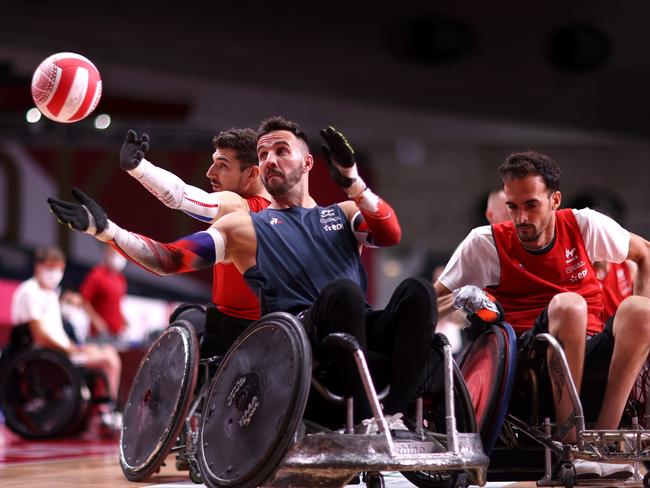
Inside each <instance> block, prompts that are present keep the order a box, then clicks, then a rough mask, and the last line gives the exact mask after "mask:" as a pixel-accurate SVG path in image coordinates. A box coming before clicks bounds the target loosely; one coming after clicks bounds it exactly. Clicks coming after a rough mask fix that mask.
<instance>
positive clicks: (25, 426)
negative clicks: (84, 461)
mask: <svg viewBox="0 0 650 488" xmlns="http://www.w3.org/2000/svg"><path fill="white" fill-rule="evenodd" d="M88 400H89V394H88V389H87V387H86V384H85V382H84V380H83V375H82V373H81V371H80V370H79V368H78V367H77V366H75V365H74V364H72V363H71V362H70V360H69V359H68V358H67V356H65V355H64V354H62V353H60V352H58V351H54V350H52V349H30V350H27V351H24V352H22V353H19V354H17V355H16V356H15V357H12V358H11V359H9V360H8V361H7V362H6V363H5V364H3V366H2V371H0V406H1V407H2V410H3V412H4V415H5V423H6V424H7V427H9V429H10V430H12V431H13V432H15V433H16V434H18V435H19V436H21V437H25V438H28V439H46V438H53V437H61V436H65V435H68V434H71V433H73V432H76V431H77V430H79V427H80V426H81V425H82V424H85V421H86V420H87V418H88V411H89V410H88V406H89V404H88Z"/></svg>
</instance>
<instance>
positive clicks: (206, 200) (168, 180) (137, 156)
mask: <svg viewBox="0 0 650 488" xmlns="http://www.w3.org/2000/svg"><path fill="white" fill-rule="evenodd" d="M148 150H149V136H148V135H147V134H142V137H138V135H137V133H136V132H135V131H134V130H133V129H129V131H128V132H127V133H126V140H125V141H124V144H122V149H121V150H120V166H121V168H122V169H123V170H125V171H127V172H128V173H129V174H130V175H131V176H133V177H134V178H135V179H136V180H138V181H139V182H140V183H141V184H142V186H144V187H145V188H146V189H147V190H149V192H150V193H151V194H152V195H153V196H155V197H156V198H157V199H158V200H160V201H161V202H162V203H164V204H165V205H167V206H168V207H169V208H173V209H175V210H181V211H183V212H185V213H186V214H187V215H189V216H190V217H193V218H195V219H197V220H201V221H202V222H214V221H215V220H216V219H217V218H219V217H221V215H223V213H224V210H225V209H226V208H228V211H233V210H248V207H247V205H246V201H245V200H244V199H243V198H241V197H240V196H239V195H237V194H235V193H232V192H213V193H208V192H206V191H203V190H201V189H200V188H197V187H195V186H192V185H188V184H186V183H185V182H184V181H183V180H182V179H180V178H179V177H178V176H176V175H175V174H174V173H171V172H169V171H167V170H164V169H162V168H160V167H158V166H156V165H155V164H153V163H152V162H150V161H148V160H147V159H146V158H145V155H146V153H147V151H148Z"/></svg>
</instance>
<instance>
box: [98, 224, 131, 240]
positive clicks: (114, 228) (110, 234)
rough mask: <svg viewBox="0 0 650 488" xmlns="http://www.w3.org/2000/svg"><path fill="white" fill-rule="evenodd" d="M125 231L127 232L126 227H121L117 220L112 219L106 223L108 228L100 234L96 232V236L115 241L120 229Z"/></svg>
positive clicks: (100, 238)
mask: <svg viewBox="0 0 650 488" xmlns="http://www.w3.org/2000/svg"><path fill="white" fill-rule="evenodd" d="M120 230H121V231H123V232H126V231H125V230H124V229H122V228H120V227H119V226H118V225H117V224H116V223H115V222H113V221H112V220H108V221H107V223H106V229H104V232H100V233H99V234H95V238H97V239H99V240H100V241H102V242H108V241H113V240H115V236H116V234H117V233H118V231H120ZM127 234H128V232H127Z"/></svg>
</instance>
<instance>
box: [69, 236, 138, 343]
mask: <svg viewBox="0 0 650 488" xmlns="http://www.w3.org/2000/svg"><path fill="white" fill-rule="evenodd" d="M126 263H127V259H126V258H125V257H124V256H122V255H121V254H120V253H119V252H117V251H116V250H115V249H113V248H112V247H111V246H107V245H104V246H103V249H102V262H101V263H100V264H98V265H97V266H95V267H94V268H93V269H91V270H90V272H89V273H88V274H87V275H86V277H85V278H84V280H83V282H82V283H81V286H80V287H79V292H80V293H81V296H82V297H83V305H84V309H85V310H86V312H87V313H88V315H89V316H90V320H91V327H92V328H91V334H90V335H91V337H94V338H97V339H99V340H107V341H109V342H114V341H116V340H117V339H118V338H119V336H120V334H121V333H122V331H123V330H124V329H125V328H126V321H125V320H124V315H122V298H124V295H126V277H125V276H124V274H123V273H122V270H123V269H124V266H125V265H126Z"/></svg>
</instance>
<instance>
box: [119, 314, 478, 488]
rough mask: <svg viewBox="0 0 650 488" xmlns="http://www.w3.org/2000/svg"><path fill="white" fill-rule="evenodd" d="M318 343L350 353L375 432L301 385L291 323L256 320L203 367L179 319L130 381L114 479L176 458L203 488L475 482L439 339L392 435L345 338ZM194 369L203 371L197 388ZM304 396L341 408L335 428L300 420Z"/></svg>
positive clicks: (469, 414)
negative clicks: (401, 480) (401, 478)
mask: <svg viewBox="0 0 650 488" xmlns="http://www.w3.org/2000/svg"><path fill="white" fill-rule="evenodd" d="M325 341H326V344H327V345H328V346H330V347H343V348H345V349H346V350H348V351H349V352H350V354H353V355H354V358H355V363H356V364H357V367H358V370H359V371H358V374H360V375H361V379H362V382H363V384H364V388H365V390H366V394H367V396H368V399H369V401H370V405H371V407H372V410H373V413H374V416H375V419H376V421H377V423H378V427H379V432H380V433H379V434H355V433H353V432H354V430H353V425H352V423H353V420H352V408H353V405H352V399H346V398H342V397H340V396H337V395H335V394H334V393H332V392H331V391H330V390H329V389H328V388H327V387H326V386H324V385H323V384H322V383H320V382H319V381H318V380H317V379H316V378H315V377H313V375H312V357H311V347H310V343H309V339H308V337H307V333H306V332H305V328H304V326H303V325H302V323H301V322H300V320H299V319H297V318H296V317H294V316H292V315H289V314H286V313H281V312H278V313H272V314H269V315H266V316H264V317H262V318H261V319H260V320H258V321H257V322H255V323H254V324H252V325H251V326H250V327H249V328H247V329H246V330H245V331H244V332H243V333H242V334H241V335H240V337H239V338H238V339H237V340H236V341H235V343H234V344H233V345H232V347H231V348H230V349H229V350H228V352H227V353H226V354H225V356H224V357H223V358H209V359H200V358H199V357H198V339H197V337H196V332H195V330H194V328H193V327H192V326H191V324H190V323H189V322H188V321H185V320H183V318H182V317H180V318H177V320H175V321H174V322H173V323H172V324H171V325H170V327H169V328H168V329H167V330H166V331H165V332H164V333H163V334H162V335H161V336H160V337H159V339H158V340H157V341H156V342H155V343H154V344H153V345H152V347H151V348H150V350H149V352H148V353H147V355H146V356H145V358H144V359H143V361H142V363H141V365H140V369H139V371H138V373H137V376H136V380H135V381H134V384H133V388H132V391H131V394H130V396H129V401H128V403H127V406H126V408H125V412H124V422H123V430H122V436H121V442H120V464H121V466H122V470H123V472H124V474H125V476H126V477H127V478H128V479H130V480H141V479H144V478H146V477H148V476H150V475H151V474H152V473H154V472H155V471H156V470H158V469H159V468H160V466H161V465H162V463H163V461H164V459H165V458H166V456H167V455H168V454H169V453H170V452H174V451H181V452H183V454H184V458H185V459H187V460H188V464H189V466H188V467H189V469H190V477H191V479H192V480H193V481H196V482H198V481H202V482H205V483H206V485H208V486H209V487H222V486H228V487H233V488H253V487H258V486H274V487H283V486H286V487H289V486H292V487H294V486H310V487H311V486H321V487H342V486H344V485H346V484H347V483H348V482H349V481H350V480H351V479H353V478H354V477H355V476H357V475H358V474H359V473H364V477H365V482H366V485H367V486H371V487H381V486H383V478H382V476H381V474H380V472H381V471H401V472H402V473H403V474H404V475H405V476H406V477H407V479H409V480H410V481H411V482H412V483H414V484H416V485H417V486H419V487H423V488H429V487H431V488H447V487H455V486H459V487H465V486H466V485H467V484H469V483H470V482H471V483H473V484H479V485H483V484H484V483H485V474H486V470H487V464H488V459H487V457H486V456H485V455H484V453H483V450H482V447H481V440H480V438H479V435H478V433H476V422H475V418H474V412H473V408H472V404H471V402H470V399H469V395H468V393H467V390H466V388H465V384H464V381H463V379H462V376H461V374H460V371H459V370H458V368H456V367H455V365H454V363H453V360H452V357H451V350H450V347H449V345H448V343H446V340H445V339H444V336H440V335H437V336H436V339H435V340H434V341H433V345H432V349H431V352H430V358H429V364H428V367H427V370H426V371H425V372H424V374H423V377H422V381H421V388H420V390H421V391H420V392H419V393H420V395H421V396H420V397H419V399H418V400H417V401H416V402H415V403H414V406H413V411H412V412H410V415H409V416H410V417H412V418H413V419H414V433H412V435H409V436H407V437H404V438H402V437H401V436H398V435H397V434H395V436H393V435H391V433H390V431H389V430H388V426H387V423H386V419H385V418H384V416H383V414H382V412H381V407H380V405H379V401H380V400H379V396H378V395H377V393H376V390H375V386H374V384H373V382H372V380H371V379H370V374H369V370H368V365H367V363H366V360H365V357H364V355H363V353H362V352H361V350H360V349H359V347H358V345H357V344H356V341H355V340H354V339H353V338H352V337H351V336H348V335H345V334H332V335H330V336H328V338H326V339H325ZM217 363H219V367H218V370H217V372H216V374H215V375H214V376H213V377H212V378H210V376H211V375H210V374H209V369H210V365H215V364H217ZM200 366H201V367H203V368H204V370H205V373H204V375H203V379H202V381H198V384H199V386H198V388H197V376H198V374H197V373H198V368H199V367H200ZM351 374H354V372H351ZM312 385H313V388H312V387H311V386H312ZM208 388H209V389H208ZM310 392H311V393H312V394H315V395H322V396H324V397H325V398H326V399H327V400H329V401H332V402H334V403H339V404H341V403H343V404H345V411H346V421H345V428H344V429H341V430H340V431H337V430H332V429H329V428H326V427H323V426H322V425H319V424H316V423H315V422H312V421H310V420H308V419H307V418H305V417H304V412H305V406H306V403H307V400H308V396H309V395H310ZM456 412H458V415H456ZM341 423H343V422H341ZM197 424H198V427H197ZM457 425H458V427H457ZM459 430H460V432H459ZM179 440H180V444H181V445H180V446H179V445H176V446H175V445H174V444H175V443H176V442H178V441H179Z"/></svg>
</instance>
